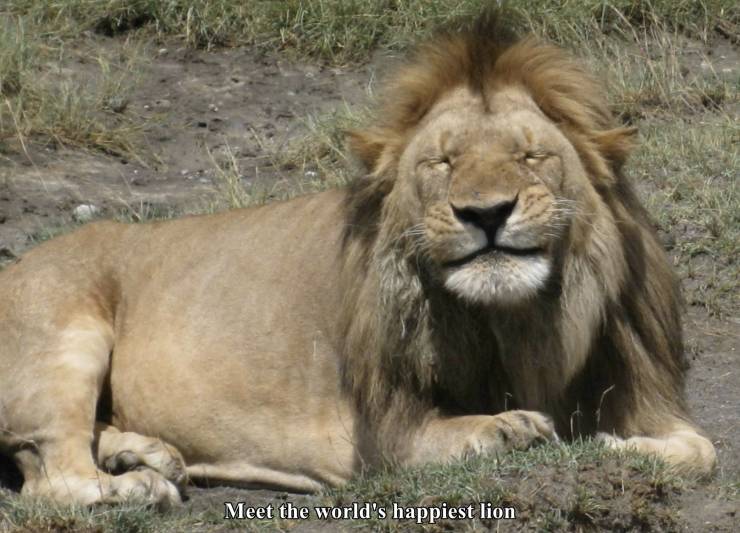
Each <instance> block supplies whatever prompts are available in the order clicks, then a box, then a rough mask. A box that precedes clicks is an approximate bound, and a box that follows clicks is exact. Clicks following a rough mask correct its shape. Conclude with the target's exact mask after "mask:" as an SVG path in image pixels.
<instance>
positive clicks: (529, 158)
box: [522, 148, 554, 165]
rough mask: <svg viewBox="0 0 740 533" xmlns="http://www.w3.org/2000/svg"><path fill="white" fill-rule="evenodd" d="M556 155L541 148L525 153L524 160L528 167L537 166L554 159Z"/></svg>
mask: <svg viewBox="0 0 740 533" xmlns="http://www.w3.org/2000/svg"><path fill="white" fill-rule="evenodd" d="M553 155H554V154H553V153H552V152H549V151H547V150H544V149H541V148H533V149H531V150H527V151H525V152H524V154H523V156H522V160H523V161H524V162H525V163H526V164H528V165H537V164H539V163H540V162H542V161H544V160H545V159H548V158H549V157H552V156H553Z"/></svg>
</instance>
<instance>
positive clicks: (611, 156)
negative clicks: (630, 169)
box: [593, 127, 637, 171]
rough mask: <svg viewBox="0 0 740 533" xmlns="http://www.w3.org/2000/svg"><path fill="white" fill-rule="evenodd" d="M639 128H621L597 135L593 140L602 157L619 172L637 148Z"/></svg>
mask: <svg viewBox="0 0 740 533" xmlns="http://www.w3.org/2000/svg"><path fill="white" fill-rule="evenodd" d="M636 135H637V128H635V127H619V128H614V129H612V130H607V131H603V132H600V133H597V134H596V135H595V136H594V138H593V140H594V142H595V143H596V145H597V147H598V149H599V152H601V155H602V156H603V157H604V158H605V159H606V160H607V161H609V163H610V164H611V166H612V168H613V169H614V170H616V171H618V170H619V169H620V168H621V167H622V165H623V164H624V162H625V161H626V160H627V156H629V154H630V152H632V150H633V149H634V147H635V136H636Z"/></svg>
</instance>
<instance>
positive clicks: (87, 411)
mask: <svg viewBox="0 0 740 533" xmlns="http://www.w3.org/2000/svg"><path fill="white" fill-rule="evenodd" d="M43 326H46V327H43ZM33 333H35V338H34V339H33V340H34V342H33V344H30V349H29V350H27V351H25V352H21V353H20V355H19V357H18V358H17V359H16V361H18V362H19V363H18V364H19V368H20V367H23V370H22V372H23V374H22V375H21V376H20V377H19V379H17V380H16V382H15V383H13V382H12V381H9V382H8V383H6V390H4V391H3V400H4V401H5V402H6V407H7V410H6V412H7V413H8V429H9V431H10V432H12V433H13V434H14V435H15V437H14V441H15V444H14V448H15V450H14V456H15V460H16V463H17V464H18V466H19V468H20V470H21V472H22V473H23V476H24V485H23V489H22V493H23V494H27V495H33V496H43V497H48V498H51V499H54V500H57V501H59V502H62V503H78V504H91V503H96V502H117V501H123V500H128V499H134V500H137V501H141V502H146V503H155V504H159V505H163V506H168V505H171V504H173V503H176V502H179V501H180V497H179V493H178V491H177V488H176V487H175V486H174V485H173V484H172V483H170V482H169V481H167V480H166V479H165V478H164V477H163V476H162V475H161V474H159V473H157V472H155V471H153V470H142V471H136V472H127V473H125V474H122V475H120V476H112V475H110V474H107V473H105V472H103V471H101V470H100V469H99V468H98V467H97V465H96V464H95V461H94V458H93V453H92V444H93V426H94V423H95V409H96V404H97V400H98V396H99V393H100V389H101V386H102V383H103V379H104V377H105V375H106V373H107V371H108V366H109V355H110V351H111V348H112V344H113V343H112V339H113V334H112V331H111V328H110V326H109V324H107V323H106V322H105V321H103V320H101V319H98V318H93V317H89V316H88V317H84V318H76V319H71V320H67V321H66V325H65V326H64V327H63V329H55V325H54V323H53V322H49V323H46V324H43V323H42V327H39V328H38V329H36V330H34V332H33Z"/></svg>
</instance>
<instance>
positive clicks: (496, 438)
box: [465, 410, 558, 455]
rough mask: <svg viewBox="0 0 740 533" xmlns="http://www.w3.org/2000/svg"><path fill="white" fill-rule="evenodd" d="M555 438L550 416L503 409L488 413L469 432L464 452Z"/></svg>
mask: <svg viewBox="0 0 740 533" xmlns="http://www.w3.org/2000/svg"><path fill="white" fill-rule="evenodd" d="M549 440H558V436H557V434H556V433H555V425H554V424H553V421H552V419H551V418H550V417H549V416H547V415H545V414H543V413H540V412H537V411H519V410H517V411H505V412H503V413H500V414H498V415H495V416H492V417H489V420H488V421H486V422H484V423H483V424H481V425H480V426H479V427H478V428H477V429H476V431H475V432H474V433H473V434H472V435H471V436H470V438H469V441H468V443H467V447H466V450H465V455H469V454H479V453H506V452H508V451H510V450H524V449H527V448H529V447H530V446H532V445H533V444H537V443H539V442H546V441H549Z"/></svg>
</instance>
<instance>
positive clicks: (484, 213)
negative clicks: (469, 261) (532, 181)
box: [451, 196, 518, 244]
mask: <svg viewBox="0 0 740 533" xmlns="http://www.w3.org/2000/svg"><path fill="white" fill-rule="evenodd" d="M517 199H518V196H515V197H514V198H513V199H507V200H499V201H497V202H495V203H492V204H489V205H484V206H481V205H475V206H465V207H458V206H455V205H454V204H451V207H452V212H453V213H454V214H455V216H456V217H457V218H458V220H460V221H461V222H467V223H468V224H473V225H474V226H476V227H478V228H480V229H482V230H483V231H484V232H485V233H486V237H488V242H489V243H491V244H493V242H494V239H495V237H496V231H497V230H498V229H499V228H500V227H501V226H503V225H504V224H505V223H506V220H507V219H508V218H509V216H510V215H511V213H512V212H513V211H514V208H515V207H516V203H517Z"/></svg>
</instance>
